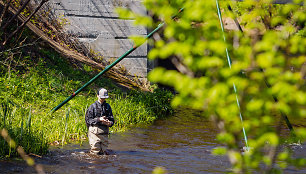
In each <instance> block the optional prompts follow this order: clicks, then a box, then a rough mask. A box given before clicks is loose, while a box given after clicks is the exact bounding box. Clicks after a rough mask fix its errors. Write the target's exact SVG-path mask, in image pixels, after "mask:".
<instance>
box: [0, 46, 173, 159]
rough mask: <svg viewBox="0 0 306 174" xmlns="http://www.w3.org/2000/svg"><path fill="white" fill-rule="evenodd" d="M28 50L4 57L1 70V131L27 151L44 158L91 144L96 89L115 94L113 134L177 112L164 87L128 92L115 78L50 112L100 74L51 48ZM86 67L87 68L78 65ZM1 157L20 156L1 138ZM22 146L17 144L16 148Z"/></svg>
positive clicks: (28, 48) (8, 53)
mask: <svg viewBox="0 0 306 174" xmlns="http://www.w3.org/2000/svg"><path fill="white" fill-rule="evenodd" d="M38 45H39V44H37V45H36V46H35V47H31V48H30V47H23V48H19V49H18V50H14V52H11V51H6V52H3V53H1V59H0V60H1V66H0V72H1V75H0V82H1V84H2V85H1V86H0V119H1V122H0V130H1V129H2V128H5V129H7V130H8V132H9V135H10V136H11V137H12V139H13V140H15V142H16V143H17V145H18V146H22V147H23V148H24V150H25V151H26V152H27V153H34V154H44V153H46V152H47V149H48V146H49V145H50V144H51V145H59V144H65V143H69V142H71V141H81V142H82V141H86V138H87V136H86V134H87V127H86V125H85V120H84V118H85V117H84V115H85V112H86V110H87V108H88V107H89V105H90V104H92V103H93V102H94V101H95V100H96V99H97V98H96V94H95V91H96V89H97V88H99V87H105V88H107V89H108V90H109V91H110V98H109V99H108V100H107V102H109V103H110V105H111V107H112V109H113V113H114V116H115V120H116V123H115V125H114V126H113V127H112V128H111V131H123V130H125V129H128V128H130V127H131V126H139V125H144V124H149V123H152V122H153V121H154V120H155V119H157V118H161V117H164V116H166V115H167V114H169V113H171V112H172V109H171V107H170V102H169V101H170V99H171V98H172V94H171V93H169V92H166V91H162V90H160V89H156V90H155V91H154V92H152V93H144V92H141V91H134V90H126V92H123V91H122V89H121V88H119V87H117V86H116V85H115V84H114V83H113V82H112V81H111V80H109V79H106V78H101V79H99V80H97V81H96V82H95V83H94V85H93V86H91V87H88V88H87V89H85V90H84V91H83V92H82V93H80V94H79V95H78V96H76V97H74V99H73V100H71V101H69V102H68V103H67V104H66V105H65V106H64V107H62V108H61V109H60V110H58V111H56V112H55V113H53V114H51V113H50V111H51V109H52V108H53V107H55V106H56V105H58V104H59V103H60V102H62V101H63V100H64V99H66V98H67V97H68V96H69V95H71V94H72V93H73V92H74V91H75V90H76V89H78V88H80V87H81V86H82V85H83V84H84V83H85V82H87V81H89V80H90V79H91V78H92V77H93V76H94V75H95V73H96V72H94V71H93V70H91V71H89V68H88V67H86V66H85V69H77V68H76V67H75V65H74V64H70V63H69V62H68V61H67V60H66V59H64V58H62V57H61V56H59V55H58V54H57V53H55V52H54V51H53V50H52V49H51V48H48V47H47V48H43V47H41V46H40V47H38V48H39V49H36V47H37V46H38ZM78 67H84V66H82V65H81V66H78ZM0 146H1V150H0V157H5V156H6V157H12V156H18V153H17V151H16V150H17V149H14V148H12V147H10V146H8V144H7V143H6V142H5V141H4V139H2V138H0ZM16 147H17V146H16Z"/></svg>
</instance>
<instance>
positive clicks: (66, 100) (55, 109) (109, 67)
mask: <svg viewBox="0 0 306 174" xmlns="http://www.w3.org/2000/svg"><path fill="white" fill-rule="evenodd" d="M183 10H184V8H181V9H180V10H179V11H178V13H177V14H176V15H174V16H172V19H173V18H175V17H176V16H177V15H178V14H179V13H181V12H182V11H183ZM164 24H165V23H164V22H163V23H160V24H159V25H158V26H157V27H156V28H155V29H154V30H153V31H152V32H151V33H149V34H148V35H147V36H146V37H145V38H144V40H143V41H142V42H141V43H138V44H134V46H133V47H132V48H131V49H129V50H128V51H127V52H125V53H124V54H123V55H122V56H120V57H119V58H118V59H116V60H115V61H114V62H113V63H112V64H110V65H108V66H106V67H105V69H104V70H102V71H101V72H100V73H99V74H97V75H96V76H95V77H93V78H92V79H91V80H89V81H88V82H87V83H86V84H85V85H83V86H82V87H81V88H79V89H78V90H77V91H75V92H74V93H72V94H71V95H70V96H69V97H67V98H66V99H65V100H64V101H63V102H62V103H60V104H59V105H57V106H56V107H54V108H53V109H52V110H51V111H50V112H51V113H53V112H55V111H57V110H58V109H60V108H61V107H62V106H63V105H64V104H66V103H67V102H68V101H69V100H71V99H72V98H74V97H75V96H76V95H78V94H79V93H80V92H81V91H82V90H83V89H84V88H86V87H87V86H89V85H90V84H91V83H93V82H94V81H95V80H97V79H98V78H99V77H100V76H102V75H103V74H104V73H105V72H107V71H108V70H109V69H111V68H112V67H113V66H115V65H116V64H117V63H119V62H120V61H121V60H122V59H124V58H125V57H126V56H128V55H129V54H130V53H132V52H133V51H134V50H136V49H137V48H138V47H139V46H141V45H142V44H143V43H145V42H146V40H147V39H148V38H150V37H151V36H152V35H153V34H154V33H156V32H157V31H158V30H159V29H160V28H162V27H163V26H164Z"/></svg>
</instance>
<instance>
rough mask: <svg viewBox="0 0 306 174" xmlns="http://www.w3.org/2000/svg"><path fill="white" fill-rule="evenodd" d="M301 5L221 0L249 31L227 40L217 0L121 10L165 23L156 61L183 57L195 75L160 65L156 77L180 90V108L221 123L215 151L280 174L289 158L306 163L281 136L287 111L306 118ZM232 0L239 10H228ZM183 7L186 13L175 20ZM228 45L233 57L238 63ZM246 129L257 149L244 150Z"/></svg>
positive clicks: (139, 19)
mask: <svg viewBox="0 0 306 174" xmlns="http://www.w3.org/2000/svg"><path fill="white" fill-rule="evenodd" d="M294 2H295V3H297V4H298V5H296V4H285V5H283V4H282V5H275V4H270V3H271V1H269V0H260V1H255V0H245V1H243V2H239V1H222V3H221V4H220V5H221V9H222V10H221V11H222V15H223V17H224V19H225V21H233V19H234V17H235V16H237V18H238V21H240V24H241V25H242V28H243V33H242V32H240V31H239V30H227V31H226V33H225V37H226V39H225V40H227V41H226V42H224V41H225V40H224V38H223V33H222V30H221V27H220V21H219V18H218V15H217V8H216V1H202V0H194V1H187V0H173V1H165V0H145V1H144V2H143V3H144V5H145V7H146V8H147V9H148V10H149V13H148V14H151V15H152V16H153V18H152V17H150V16H141V15H139V14H133V13H132V12H130V11H127V10H124V9H120V10H118V11H119V13H120V14H121V16H124V17H125V18H127V17H134V18H135V21H136V22H135V23H136V24H138V25H143V26H146V27H152V26H157V24H158V23H159V20H162V21H164V22H165V24H166V27H164V29H163V31H161V32H160V35H161V37H160V38H161V39H160V40H157V41H155V43H154V48H153V49H152V50H151V51H150V53H149V58H151V59H156V58H162V59H165V58H176V59H178V60H180V66H184V68H185V69H187V70H188V71H189V72H191V73H189V74H188V75H186V74H184V73H181V72H178V71H173V70H166V69H163V68H156V69H154V70H153V71H152V72H151V73H150V74H149V78H150V80H151V81H153V82H158V83H162V84H166V85H169V86H172V87H174V88H175V90H176V91H177V92H178V94H177V95H176V96H175V97H174V99H173V100H172V105H173V106H175V107H179V106H182V105H186V106H188V107H191V108H194V109H197V110H202V111H203V115H205V116H209V117H211V118H212V119H213V120H214V122H215V124H216V125H217V127H218V128H219V130H220V134H219V135H218V136H217V138H218V140H219V141H220V142H222V143H224V144H225V145H226V148H222V149H217V150H216V153H219V154H220V153H221V154H225V153H226V154H227V155H228V157H229V159H230V162H231V163H232V165H233V172H238V173H239V172H247V173H248V172H252V171H253V170H262V171H266V172H275V171H277V170H281V169H283V168H286V166H287V164H288V163H290V162H293V163H295V164H297V165H298V164H302V165H305V159H291V158H290V155H289V150H288V149H287V148H286V147H287V146H286V143H288V142H291V140H290V137H289V136H287V137H286V138H282V137H280V127H281V126H283V122H284V121H283V120H282V117H281V116H280V115H281V113H282V114H286V115H287V116H288V117H289V120H298V119H301V120H303V119H305V117H306V110H305V105H306V93H305V80H304V79H305V52H306V38H305V31H306V29H305V23H306V16H305V4H306V1H301V0H300V1H299V0H295V1H294ZM228 4H230V5H231V6H232V7H234V8H233V9H234V12H231V11H229V10H227V5H228ZM301 4H303V5H301ZM182 7H184V11H183V13H181V14H179V17H177V18H175V19H174V20H172V16H173V15H175V14H177V12H178V10H179V9H180V8H182ZM156 19H158V21H156ZM156 38H158V37H156ZM232 41H233V42H234V44H233V45H232V44H231V42H232ZM149 42H152V41H149ZM226 49H227V50H228V51H229V56H230V57H232V61H233V62H232V66H231V68H230V67H229V65H228V62H227V58H226V52H225V51H226ZM303 64H304V65H303ZM233 84H235V87H236V88H237V96H238V98H236V95H235V92H234V90H236V89H234V85H233ZM267 85H268V86H270V87H267ZM272 96H273V97H275V98H277V100H278V101H277V102H275V101H274V100H273V97H272ZM237 100H239V101H240V107H238V106H237ZM240 113H242V118H243V122H241V120H240V118H239V114H240ZM243 127H244V128H245V130H246V132H247V136H248V138H249V146H250V147H251V148H250V150H249V151H246V152H245V153H241V152H240V151H241V149H242V146H244V145H243V144H242V143H243V142H244V141H243V134H242V128H243ZM294 129H295V132H294V133H295V136H296V138H297V139H299V140H300V141H301V142H304V140H305V138H306V136H305V134H306V129H305V128H302V127H295V128H294ZM303 161H304V162H303Z"/></svg>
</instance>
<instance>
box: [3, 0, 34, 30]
mask: <svg viewBox="0 0 306 174" xmlns="http://www.w3.org/2000/svg"><path fill="white" fill-rule="evenodd" d="M29 2H30V0H27V1H26V2H25V3H24V4H23V5H22V7H21V8H20V9H19V10H18V11H17V12H16V13H15V14H14V16H13V17H12V18H11V19H10V20H9V21H8V22H7V23H6V24H5V25H4V26H3V27H2V30H4V29H5V28H6V27H7V26H8V25H9V24H10V23H11V22H12V21H13V20H14V19H16V17H17V16H18V15H19V14H20V13H21V12H22V11H23V10H24V9H25V8H26V6H27V5H28V4H29Z"/></svg>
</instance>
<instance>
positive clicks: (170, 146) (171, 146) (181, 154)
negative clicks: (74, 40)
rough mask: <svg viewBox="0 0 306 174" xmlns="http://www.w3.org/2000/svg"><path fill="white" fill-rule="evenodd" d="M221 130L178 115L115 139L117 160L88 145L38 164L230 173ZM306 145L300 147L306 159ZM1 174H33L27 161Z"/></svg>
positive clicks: (70, 169) (64, 169) (53, 169)
mask: <svg viewBox="0 0 306 174" xmlns="http://www.w3.org/2000/svg"><path fill="white" fill-rule="evenodd" d="M216 133H217V132H216V130H215V129H214V127H213V126H212V124H211V123H210V122H209V121H207V119H205V118H202V117H199V116H196V114H190V113H189V114H188V116H187V115H186V114H185V113H182V112H178V113H177V114H176V115H175V116H173V117H170V118H168V119H166V120H159V121H157V122H156V123H155V124H154V125H151V126H149V127H146V128H137V129H133V130H131V131H129V132H125V133H116V134H111V136H110V146H109V148H110V149H112V151H113V154H112V155H108V156H93V155H90V154H88V153H87V151H88V149H89V145H88V143H84V144H83V145H82V146H80V145H79V144H70V145H67V146H65V147H64V148H62V149H56V148H51V149H50V154H49V155H46V156H44V157H43V158H42V159H39V158H37V159H36V162H37V163H39V164H41V165H43V168H44V171H45V172H46V173H151V172H152V170H153V169H154V168H155V167H156V166H163V167H165V168H166V169H167V171H168V172H169V173H224V172H226V171H229V170H230V164H229V162H228V160H227V158H226V157H224V156H213V155H211V151H212V149H213V148H215V147H216V146H219V145H220V144H218V143H217V142H216V140H215V135H216ZM303 147H304V148H306V146H305V145H303V146H299V147H295V149H294V150H295V151H296V152H297V154H299V155H300V156H301V157H305V154H306V152H305V151H304V150H303V149H304V148H303ZM0 167H1V168H0V171H1V173H32V172H34V169H33V168H31V167H27V166H26V164H24V162H22V161H0ZM286 173H306V169H304V170H302V169H299V170H297V169H290V168H289V169H288V170H286Z"/></svg>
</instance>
